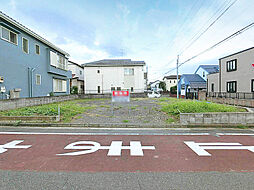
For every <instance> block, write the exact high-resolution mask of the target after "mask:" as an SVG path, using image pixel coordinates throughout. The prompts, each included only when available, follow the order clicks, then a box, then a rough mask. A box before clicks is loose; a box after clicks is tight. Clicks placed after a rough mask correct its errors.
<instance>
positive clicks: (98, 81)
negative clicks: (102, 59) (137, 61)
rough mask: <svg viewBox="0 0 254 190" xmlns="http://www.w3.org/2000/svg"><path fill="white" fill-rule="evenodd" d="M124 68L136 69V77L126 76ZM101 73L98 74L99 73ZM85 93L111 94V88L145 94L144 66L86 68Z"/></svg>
mask: <svg viewBox="0 0 254 190" xmlns="http://www.w3.org/2000/svg"><path fill="white" fill-rule="evenodd" d="M124 68H134V76H124ZM98 70H99V71H100V73H98V72H97V71H98ZM84 78H85V93H97V90H98V89H97V88H98V86H100V90H101V92H100V93H110V92H111V87H115V88H116V89H117V87H120V88H121V89H129V90H131V87H133V89H134V92H144V70H143V67H142V66H128V67H127V66H122V67H120V66H119V67H84Z"/></svg>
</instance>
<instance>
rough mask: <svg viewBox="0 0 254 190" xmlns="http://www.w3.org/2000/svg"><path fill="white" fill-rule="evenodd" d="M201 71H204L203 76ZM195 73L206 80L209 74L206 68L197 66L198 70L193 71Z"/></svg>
mask: <svg viewBox="0 0 254 190" xmlns="http://www.w3.org/2000/svg"><path fill="white" fill-rule="evenodd" d="M203 72H204V73H205V76H204V77H203ZM195 74H198V75H199V76H201V77H202V78H203V79H204V80H205V81H206V80H207V75H208V74H209V73H208V72H207V71H206V70H204V69H203V68H201V67H199V68H198V70H197V71H196V72H195Z"/></svg>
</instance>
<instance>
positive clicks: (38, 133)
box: [0, 132, 210, 136]
mask: <svg viewBox="0 0 254 190" xmlns="http://www.w3.org/2000/svg"><path fill="white" fill-rule="evenodd" d="M0 135H136V136H139V135H159V136H163V135H191V136H192V135H197V136H198V135H210V134H209V133H143V132H140V133H120V132H119V133H111V132H107V133H106V132H105V133H101V132H98V133H44V132H0Z"/></svg>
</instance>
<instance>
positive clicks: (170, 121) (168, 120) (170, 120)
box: [166, 118, 175, 124]
mask: <svg viewBox="0 0 254 190" xmlns="http://www.w3.org/2000/svg"><path fill="white" fill-rule="evenodd" d="M173 122H175V119H174V118H168V119H167V120H166V123H168V124H170V123H173Z"/></svg>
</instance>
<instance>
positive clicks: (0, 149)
mask: <svg viewBox="0 0 254 190" xmlns="http://www.w3.org/2000/svg"><path fill="white" fill-rule="evenodd" d="M23 141H24V140H14V141H11V142H9V143H6V144H3V145H0V154H1V153H4V152H6V151H8V149H10V148H11V149H12V148H20V149H27V148H30V147H31V146H32V145H17V144H20V143H22V142H23Z"/></svg>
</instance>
